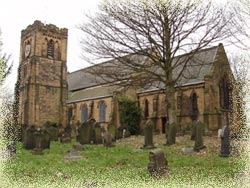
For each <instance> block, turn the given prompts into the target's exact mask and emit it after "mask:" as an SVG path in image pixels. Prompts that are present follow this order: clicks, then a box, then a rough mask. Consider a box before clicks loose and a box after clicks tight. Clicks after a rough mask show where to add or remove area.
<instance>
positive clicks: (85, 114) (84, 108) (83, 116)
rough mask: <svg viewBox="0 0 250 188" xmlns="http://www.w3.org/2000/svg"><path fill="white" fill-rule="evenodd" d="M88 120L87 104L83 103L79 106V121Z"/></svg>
mask: <svg viewBox="0 0 250 188" xmlns="http://www.w3.org/2000/svg"><path fill="white" fill-rule="evenodd" d="M87 120H88V106H87V105H86V104H84V105H83V106H82V108H81V122H85V121H87Z"/></svg>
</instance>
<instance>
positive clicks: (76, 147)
mask: <svg viewBox="0 0 250 188" xmlns="http://www.w3.org/2000/svg"><path fill="white" fill-rule="evenodd" d="M73 149H75V150H77V151H82V150H83V146H82V145H81V144H74V145H73Z"/></svg>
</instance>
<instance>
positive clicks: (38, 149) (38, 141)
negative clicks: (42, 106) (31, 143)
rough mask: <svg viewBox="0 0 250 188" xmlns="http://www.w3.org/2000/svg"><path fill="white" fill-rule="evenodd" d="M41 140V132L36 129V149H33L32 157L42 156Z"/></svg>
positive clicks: (39, 129)
mask: <svg viewBox="0 0 250 188" xmlns="http://www.w3.org/2000/svg"><path fill="white" fill-rule="evenodd" d="M42 139H43V130H42V129H41V128H40V127H38V128H37V129H36V130H35V141H36V147H35V148H34V149H33V152H32V154H33V155H43V148H42Z"/></svg>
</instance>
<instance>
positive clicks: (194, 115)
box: [190, 92, 199, 120]
mask: <svg viewBox="0 0 250 188" xmlns="http://www.w3.org/2000/svg"><path fill="white" fill-rule="evenodd" d="M190 102H191V112H190V117H191V119H192V120H197V118H198V115H199V109H198V103H197V94H196V93H195V92H192V93H191V95H190Z"/></svg>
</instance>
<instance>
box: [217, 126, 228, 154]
mask: <svg viewBox="0 0 250 188" xmlns="http://www.w3.org/2000/svg"><path fill="white" fill-rule="evenodd" d="M220 139H221V149H220V153H219V156H220V157H229V155H230V130H229V127H228V126H227V125H225V126H224V127H223V128H222V129H221V131H220Z"/></svg>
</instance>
